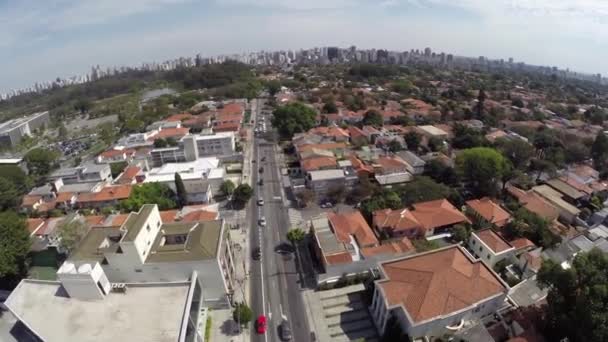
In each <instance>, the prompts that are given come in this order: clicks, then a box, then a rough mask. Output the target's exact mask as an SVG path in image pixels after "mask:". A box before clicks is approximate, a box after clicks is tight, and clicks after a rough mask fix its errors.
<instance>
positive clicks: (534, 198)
mask: <svg viewBox="0 0 608 342" xmlns="http://www.w3.org/2000/svg"><path fill="white" fill-rule="evenodd" d="M507 192H509V193H510V194H511V195H512V196H513V197H515V198H517V200H518V201H519V203H521V204H522V205H523V207H524V208H526V209H527V210H529V211H530V212H533V213H535V214H537V215H538V216H540V217H542V218H544V219H546V220H549V221H553V220H555V219H557V218H558V217H559V210H558V209H557V208H555V206H553V205H552V204H551V203H549V202H547V201H546V200H544V199H543V198H542V197H541V196H540V195H538V194H537V193H536V192H534V191H531V190H530V191H524V190H522V189H519V188H517V187H515V186H512V185H507Z"/></svg>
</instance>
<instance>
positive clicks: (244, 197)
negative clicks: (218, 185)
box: [232, 184, 253, 205]
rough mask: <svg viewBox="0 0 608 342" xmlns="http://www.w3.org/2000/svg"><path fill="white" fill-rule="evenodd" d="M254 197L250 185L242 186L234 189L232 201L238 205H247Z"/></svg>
mask: <svg viewBox="0 0 608 342" xmlns="http://www.w3.org/2000/svg"><path fill="white" fill-rule="evenodd" d="M251 196H253V189H252V188H251V187H250V186H249V185H248V184H240V185H239V186H237V187H236V189H234V193H233V194H232V200H233V201H234V202H235V203H237V204H241V205H243V204H245V203H246V202H247V201H249V199H250V198H251Z"/></svg>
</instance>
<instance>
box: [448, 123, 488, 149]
mask: <svg viewBox="0 0 608 342" xmlns="http://www.w3.org/2000/svg"><path fill="white" fill-rule="evenodd" d="M485 144H486V138H485V137H484V136H483V135H482V134H481V132H479V131H477V130H475V129H473V128H469V127H467V126H465V125H461V124H456V125H454V138H453V139H452V146H454V147H455V148H458V149H464V148H473V147H479V146H484V145H485Z"/></svg>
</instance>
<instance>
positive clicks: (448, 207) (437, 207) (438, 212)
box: [412, 199, 469, 230]
mask: <svg viewBox="0 0 608 342" xmlns="http://www.w3.org/2000/svg"><path fill="white" fill-rule="evenodd" d="M413 207H414V211H413V212H412V214H413V215H414V217H415V218H416V220H418V222H420V224H421V225H422V227H423V228H424V229H426V230H431V229H435V228H439V227H444V226H450V225H454V224H457V223H463V222H469V220H468V219H467V218H466V216H464V215H463V214H462V213H461V212H460V211H459V210H458V209H456V208H455V207H454V206H453V205H452V204H451V203H450V202H448V201H447V200H446V199H440V200H435V201H429V202H422V203H416V204H414V205H413Z"/></svg>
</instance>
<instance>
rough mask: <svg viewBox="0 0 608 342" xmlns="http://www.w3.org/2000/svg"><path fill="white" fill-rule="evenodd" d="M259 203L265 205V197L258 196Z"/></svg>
mask: <svg viewBox="0 0 608 342" xmlns="http://www.w3.org/2000/svg"><path fill="white" fill-rule="evenodd" d="M258 205H259V206H262V205H264V199H263V198H261V197H260V198H258Z"/></svg>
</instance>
